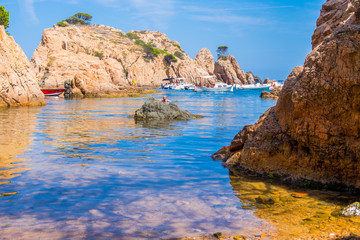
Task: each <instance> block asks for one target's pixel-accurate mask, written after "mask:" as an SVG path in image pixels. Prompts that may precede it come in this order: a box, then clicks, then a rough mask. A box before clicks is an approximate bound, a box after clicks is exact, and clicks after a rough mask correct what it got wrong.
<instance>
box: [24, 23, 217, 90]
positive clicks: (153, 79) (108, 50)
mask: <svg viewBox="0 0 360 240" xmlns="http://www.w3.org/2000/svg"><path fill="white" fill-rule="evenodd" d="M131 33H133V34H136V36H137V39H130V38H128V37H126V35H125V34H124V32H122V31H121V30H118V29H115V28H112V27H107V26H103V25H97V26H96V25H95V26H73V25H72V26H68V27H57V26H54V27H53V28H50V29H45V31H44V34H43V37H42V40H41V43H40V45H39V46H38V48H37V49H36V51H35V53H34V55H33V57H32V59H31V66H32V69H33V71H34V72H35V74H36V78H37V79H38V80H39V81H40V82H41V83H42V84H43V86H44V87H46V88H57V87H63V86H64V82H65V81H66V80H69V79H70V80H71V81H74V83H75V84H74V85H75V89H74V94H75V95H83V96H97V95H106V94H109V95H111V94H116V93H119V92H122V91H123V90H124V89H126V88H128V87H129V86H130V85H134V84H135V85H136V86H160V84H161V81H162V79H164V78H168V77H184V78H185V79H186V80H187V81H188V82H195V78H196V77H199V76H202V75H208V70H209V69H210V70H211V66H209V69H207V68H205V69H203V68H202V66H201V65H199V64H197V63H196V61H195V60H194V59H191V58H190V57H189V56H188V55H187V54H186V53H185V52H184V51H183V50H182V49H181V47H180V45H179V43H178V42H176V41H170V40H169V39H168V38H167V37H166V35H165V34H163V33H160V32H150V31H131ZM139 41H143V42H144V43H146V44H149V45H151V46H153V47H155V48H157V49H159V50H161V51H162V52H161V53H160V54H158V56H153V57H149V56H148V55H147V54H146V53H145V51H144V49H143V48H142V47H141V46H140V44H139ZM136 43H137V44H136ZM167 53H169V54H173V55H178V56H179V57H177V61H176V62H172V63H167V62H166V61H165V55H166V54H167Z"/></svg>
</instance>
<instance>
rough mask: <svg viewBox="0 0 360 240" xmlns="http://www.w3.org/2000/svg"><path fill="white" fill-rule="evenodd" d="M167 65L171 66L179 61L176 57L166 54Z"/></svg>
mask: <svg viewBox="0 0 360 240" xmlns="http://www.w3.org/2000/svg"><path fill="white" fill-rule="evenodd" d="M164 60H165V63H166V64H168V65H170V64H171V63H173V62H177V59H176V57H175V56H174V55H172V54H166V55H165V57H164Z"/></svg>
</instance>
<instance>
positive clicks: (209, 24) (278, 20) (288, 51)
mask: <svg viewBox="0 0 360 240" xmlns="http://www.w3.org/2000/svg"><path fill="white" fill-rule="evenodd" d="M323 3H325V0H287V1H284V0H191V1H190V0H87V1H86V0H0V6H5V9H6V10H7V11H9V12H10V27H9V28H8V32H9V33H10V34H11V36H13V37H14V39H15V41H16V42H17V43H18V44H19V45H20V46H21V47H22V49H23V50H24V52H25V54H26V55H27V56H28V58H29V59H30V58H31V56H32V54H33V52H34V51H35V49H36V48H37V46H38V45H39V43H40V40H41V36H42V33H43V31H44V29H46V28H51V27H52V26H53V25H54V24H56V23H57V22H59V21H61V20H63V19H66V18H68V17H70V16H72V15H74V14H75V13H77V12H85V13H89V14H91V15H92V16H93V20H92V24H103V25H108V26H112V27H115V28H118V29H121V30H123V31H124V32H128V31H130V30H151V31H160V32H162V33H165V34H166V35H167V36H168V38H169V39H170V40H176V41H178V42H179V43H180V45H181V47H182V48H183V49H184V50H185V52H186V53H187V54H189V55H190V57H192V58H194V57H195V56H196V54H197V52H198V51H199V50H200V49H201V48H208V49H209V50H210V51H211V52H212V53H213V55H214V57H215V58H216V49H217V47H218V46H223V45H225V46H228V47H229V54H230V55H233V56H235V58H236V60H237V62H238V63H239V66H240V68H241V69H242V70H244V71H245V72H249V71H251V72H253V73H254V75H256V76H259V77H261V78H262V79H264V78H266V77H269V78H270V79H277V80H285V79H286V77H287V76H288V75H289V74H290V72H291V70H292V69H293V68H294V67H296V66H300V65H303V64H304V60H305V57H306V55H307V54H309V53H310V51H311V36H312V34H313V32H314V30H315V27H316V20H317V18H318V17H319V15H320V9H321V6H322V4H323Z"/></svg>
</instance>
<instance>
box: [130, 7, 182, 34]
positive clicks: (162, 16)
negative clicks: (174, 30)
mask: <svg viewBox="0 0 360 240" xmlns="http://www.w3.org/2000/svg"><path fill="white" fill-rule="evenodd" d="M128 1H129V2H130V4H132V6H133V7H134V8H135V9H136V10H137V11H136V12H134V17H135V18H141V19H142V20H144V19H146V18H147V19H149V20H150V21H152V23H153V24H155V25H156V26H157V27H159V28H161V29H166V28H167V27H168V22H169V21H170V19H171V17H173V16H174V15H175V11H174V2H173V0H152V1H148V0H128Z"/></svg>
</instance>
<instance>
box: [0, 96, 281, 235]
mask: <svg viewBox="0 0 360 240" xmlns="http://www.w3.org/2000/svg"><path fill="white" fill-rule="evenodd" d="M260 92H261V91H257V90H249V91H245V90H239V91H235V92H233V93H194V92H191V91H190V92H187V91H171V90H169V91H164V92H162V93H159V94H154V95H152V96H154V97H155V98H158V99H160V98H161V97H162V95H163V94H166V95H167V97H168V99H170V100H171V101H172V102H173V103H176V104H178V105H179V106H180V108H182V109H185V110H189V111H190V112H192V113H196V114H201V115H203V116H205V117H204V118H202V119H197V120H191V121H188V122H175V123H161V122H160V123H154V124H147V125H143V124H136V123H135V122H134V120H133V118H132V116H131V115H132V114H133V113H134V111H135V110H136V109H138V108H139V107H140V106H141V105H142V103H143V102H144V101H145V99H146V98H147V97H146V98H110V99H104V98H102V99H78V100H68V101H66V100H63V99H61V98H48V99H47V103H48V104H47V106H45V107H42V108H12V109H5V110H1V111H0V126H1V130H0V133H1V136H2V138H1V140H0V194H2V197H1V198H0V208H1V211H0V234H1V236H2V237H3V238H9V239H16V238H18V239H34V238H36V239H41V238H43V239H84V238H86V239H113V238H116V239H159V238H174V237H185V236H201V235H206V234H208V233H214V232H218V231H220V232H227V233H249V234H258V233H261V232H262V230H263V229H265V228H268V227H270V226H268V224H267V223H266V222H265V221H264V220H262V219H259V218H257V217H256V216H255V215H254V213H253V212H252V210H243V209H242V208H241V202H240V201H239V199H238V198H237V197H236V194H235V193H234V191H233V189H232V186H231V185H230V179H229V171H228V170H227V169H225V168H223V167H222V165H221V163H220V162H215V161H213V160H212V159H211V157H210V156H211V154H213V153H214V152H216V151H217V150H218V149H219V148H221V147H222V146H224V145H228V144H229V143H230V141H231V140H232V138H233V137H234V136H235V134H236V133H237V132H238V131H239V130H240V129H241V128H242V127H243V126H244V125H246V124H251V123H254V122H255V121H256V120H257V119H258V118H259V116H260V115H261V114H262V113H263V112H264V111H266V110H267V109H268V108H269V107H271V106H273V105H274V104H275V101H273V100H262V99H261V98H259V95H260ZM0 238H1V237H0Z"/></svg>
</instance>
